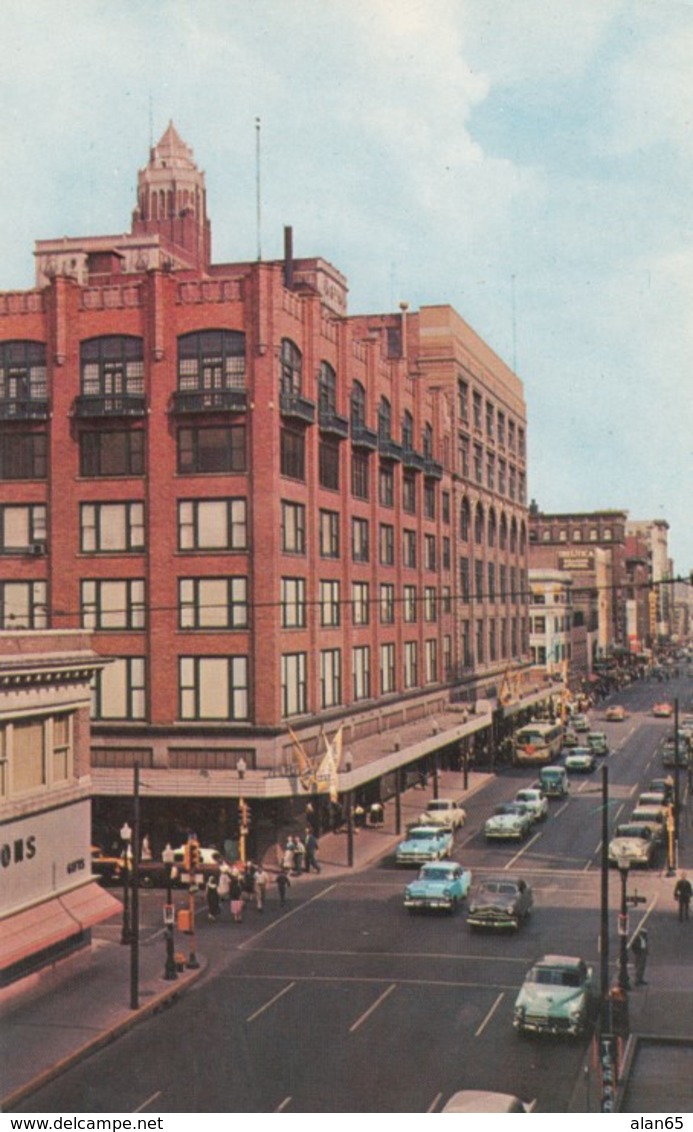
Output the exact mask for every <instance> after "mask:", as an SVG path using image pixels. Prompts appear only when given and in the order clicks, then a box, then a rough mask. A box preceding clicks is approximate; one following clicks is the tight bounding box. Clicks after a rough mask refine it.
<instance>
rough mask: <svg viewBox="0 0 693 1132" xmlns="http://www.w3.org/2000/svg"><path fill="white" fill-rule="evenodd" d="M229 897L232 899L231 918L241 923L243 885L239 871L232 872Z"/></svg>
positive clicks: (236, 922)
mask: <svg viewBox="0 0 693 1132" xmlns="http://www.w3.org/2000/svg"><path fill="white" fill-rule="evenodd" d="M229 899H230V901H231V919H232V920H233V922H234V923H235V924H240V923H242V921H243V886H242V884H241V878H240V877H239V875H238V873H237V872H233V873H232V874H231V888H230V890H229Z"/></svg>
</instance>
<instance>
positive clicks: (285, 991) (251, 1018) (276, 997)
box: [246, 983, 296, 1022]
mask: <svg viewBox="0 0 693 1132" xmlns="http://www.w3.org/2000/svg"><path fill="white" fill-rule="evenodd" d="M295 986H296V983H289V985H288V986H287V987H284V989H283V990H280V991H279V993H278V994H275V995H274V997H273V998H271V999H270V1000H269V1002H266V1003H265V1005H264V1006H261V1007H260V1009H259V1010H256V1011H255V1013H254V1014H250V1015H249V1016H248V1017H247V1018H246V1022H254V1021H255V1019H256V1018H259V1017H260V1015H261V1014H264V1013H265V1011H266V1010H269V1008H270V1006H274V1004H275V1002H278V1001H279V999H280V998H283V997H284V995H285V994H288V992H289V991H290V990H291V989H292V988H293V987H295Z"/></svg>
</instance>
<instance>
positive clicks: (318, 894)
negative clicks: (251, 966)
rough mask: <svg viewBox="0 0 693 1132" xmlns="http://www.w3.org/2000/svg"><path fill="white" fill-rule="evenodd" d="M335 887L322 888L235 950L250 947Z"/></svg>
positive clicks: (335, 885)
mask: <svg viewBox="0 0 693 1132" xmlns="http://www.w3.org/2000/svg"><path fill="white" fill-rule="evenodd" d="M336 887H337V883H336V882H335V883H334V884H330V885H328V886H327V888H323V890H322V891H321V892H316V894H315V896H311V898H310V900H306V901H304V903H303V904H297V905H296V907H295V908H291V909H290V911H288V912H285V913H284V915H283V916H280V917H279V919H278V920H274V922H273V923H271V924H268V925H267V927H266V928H262V929H261V930H260V931H259V932H255V935H253V936H251V937H250V939H245V940H243V943H239V944H238V947H237V950H238V951H243V949H244V948H246V947H250V946H251V945H252V944H253V943H254V942H255V940H256V939H260V936H263V935H265V934H266V933H267V932H271V931H274V929H275V928H276V927H277V926H278V925H279V924H283V923H284V921H285V920H288V919H289V918H290V917H291V916H295V915H296V913H297V912H301V911H302V910H303V909H304V908H307V907H308V905H309V904H314V903H315V901H316V900H322V898H323V896H327V894H328V892H332V891H333V889H335V888H336Z"/></svg>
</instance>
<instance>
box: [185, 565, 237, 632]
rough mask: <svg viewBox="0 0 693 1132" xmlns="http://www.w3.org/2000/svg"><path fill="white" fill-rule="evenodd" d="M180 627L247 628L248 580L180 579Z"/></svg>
mask: <svg viewBox="0 0 693 1132" xmlns="http://www.w3.org/2000/svg"><path fill="white" fill-rule="evenodd" d="M178 626H179V628H180V629H247V628H248V579H247V578H242V577H235V578H179V580H178Z"/></svg>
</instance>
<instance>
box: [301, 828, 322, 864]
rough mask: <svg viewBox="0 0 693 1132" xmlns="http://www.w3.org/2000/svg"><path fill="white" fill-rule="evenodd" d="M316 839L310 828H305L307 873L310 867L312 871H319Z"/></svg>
mask: <svg viewBox="0 0 693 1132" xmlns="http://www.w3.org/2000/svg"><path fill="white" fill-rule="evenodd" d="M317 853H318V839H317V837H316V836H315V834H314V833H313V831H312V830H310V829H307V830H306V865H305V868H306V872H307V873H309V872H310V870H311V869H313V871H314V872H316V873H319V872H320V865H319V864H318V857H317Z"/></svg>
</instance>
